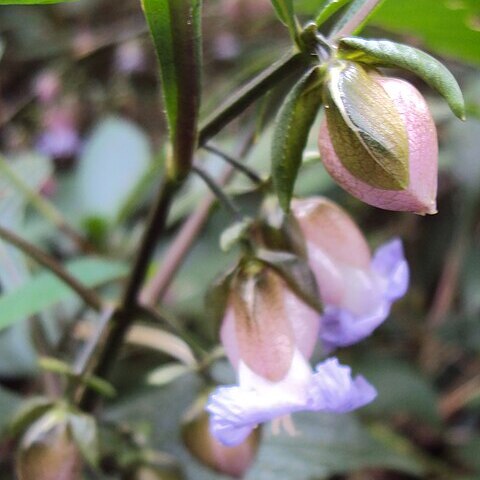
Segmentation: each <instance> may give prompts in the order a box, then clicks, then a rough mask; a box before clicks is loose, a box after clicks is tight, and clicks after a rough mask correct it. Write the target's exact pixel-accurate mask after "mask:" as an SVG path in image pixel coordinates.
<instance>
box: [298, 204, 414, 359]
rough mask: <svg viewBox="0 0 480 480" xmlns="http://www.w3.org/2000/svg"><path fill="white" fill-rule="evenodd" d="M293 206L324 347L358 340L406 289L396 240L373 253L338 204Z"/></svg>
mask: <svg viewBox="0 0 480 480" xmlns="http://www.w3.org/2000/svg"><path fill="white" fill-rule="evenodd" d="M292 209H293V213H294V215H295V217H296V219H297V220H298V222H299V225H300V228H301V230H302V231H303V234H304V236H305V240H306V244H307V251H308V258H309V264H310V267H311V269H312V271H313V273H314V275H315V278H316V280H317V284H318V286H319V289H320V296H321V299H322V303H323V305H324V313H323V315H322V318H321V326H320V338H321V339H322V341H323V345H324V348H325V350H326V351H331V350H333V349H335V348H336V347H340V346H346V345H351V344H353V343H356V342H358V341H360V340H362V339H363V338H365V337H367V336H368V335H370V334H371V333H372V332H373V330H374V329H375V328H377V327H378V326H379V325H380V324H381V323H382V322H383V321H384V320H385V319H386V318H387V317H388V315H389V313H390V308H391V305H392V303H393V302H394V301H395V300H397V299H398V298H400V297H402V296H403V295H404V294H405V292H406V290H407V287H408V280H409V269H408V264H407V262H406V260H405V258H404V254H403V247H402V243H401V241H400V240H399V239H394V240H392V241H390V242H388V243H386V244H384V245H383V246H381V247H380V248H378V249H377V251H376V252H375V254H374V255H373V257H372V256H371V254H370V249H369V247H368V244H367V242H366V240H365V238H364V236H363V235H362V233H361V231H360V230H359V228H358V227H357V226H356V224H355V223H354V222H353V220H352V219H351V218H350V216H349V215H348V214H347V213H346V212H344V211H343V210H342V209H341V208H340V207H339V206H338V205H336V204H334V203H333V202H331V201H329V200H327V199H326V198H322V197H313V198H309V199H306V200H295V201H294V202H293V204H292Z"/></svg>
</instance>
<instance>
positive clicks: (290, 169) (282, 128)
mask: <svg viewBox="0 0 480 480" xmlns="http://www.w3.org/2000/svg"><path fill="white" fill-rule="evenodd" d="M323 77H324V74H323V71H322V70H321V69H320V68H314V69H313V70H311V71H310V72H308V73H307V74H306V75H304V76H303V78H301V79H300V81H299V82H298V83H297V84H296V85H295V87H294V88H293V90H292V91H291V92H290V93H289V95H288V96H287V98H286V100H285V103H284V104H283V106H282V108H281V110H280V112H279V113H278V116H277V120H276V125H275V132H274V136H273V142H272V154H271V155H272V178H273V185H274V187H275V191H276V193H277V196H278V199H279V202H280V206H281V207H282V208H283V209H284V210H285V211H288V210H289V208H290V200H291V198H292V195H293V190H294V186H295V180H296V178H297V175H298V171H299V169H300V165H301V163H302V154H303V150H304V149H305V145H306V143H307V140H308V133H309V131H310V127H311V126H312V124H313V122H314V120H315V117H316V116H317V112H318V109H319V108H320V105H321V103H322V88H321V84H322V81H323Z"/></svg>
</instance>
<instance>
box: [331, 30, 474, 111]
mask: <svg viewBox="0 0 480 480" xmlns="http://www.w3.org/2000/svg"><path fill="white" fill-rule="evenodd" d="M338 54H339V56H340V57H342V58H345V59H348V60H354V61H356V62H362V63H367V64H369V65H379V66H383V67H399V68H404V69H405V70H408V71H410V72H412V73H415V74H416V75H418V76H419V77H420V78H421V79H422V80H424V81H425V82H426V83H427V84H428V85H430V86H431V87H432V88H434V89H435V90H437V92H438V93H440V95H442V96H443V97H444V98H445V100H446V101H447V103H448V105H449V106H450V108H451V109H452V112H453V113H454V114H455V115H456V116H457V117H458V118H460V119H462V120H465V101H464V99H463V95H462V91H461V90H460V87H459V85H458V83H457V81H456V80H455V77H454V76H453V75H452V74H451V73H450V71H449V70H448V69H447V68H446V67H445V66H444V65H443V64H442V63H440V62H439V61H438V60H436V59H435V58H433V57H432V56H430V55H428V54H427V53H425V52H422V51H421V50H418V49H417V48H413V47H409V46H407V45H402V44H400V43H395V42H391V41H389V40H366V39H363V38H356V37H349V38H342V39H341V40H340V42H339V49H338Z"/></svg>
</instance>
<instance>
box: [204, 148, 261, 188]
mask: <svg viewBox="0 0 480 480" xmlns="http://www.w3.org/2000/svg"><path fill="white" fill-rule="evenodd" d="M203 149H204V150H207V151H208V152H211V153H213V154H215V155H217V156H218V157H220V158H222V159H223V160H225V161H226V162H227V163H229V164H230V165H232V166H233V167H235V169H236V170H238V171H239V172H241V173H243V174H244V175H246V176H247V177H248V178H249V179H250V180H251V181H252V182H253V183H255V184H256V185H262V184H263V180H262V178H261V177H260V175H258V174H257V172H255V171H254V170H252V169H251V168H250V167H248V166H247V165H245V164H244V163H242V162H240V161H239V160H237V159H236V158H233V156H231V155H229V154H228V153H226V152H224V151H223V150H221V149H220V148H218V147H217V146H215V145H212V144H211V143H207V144H206V145H204V146H203Z"/></svg>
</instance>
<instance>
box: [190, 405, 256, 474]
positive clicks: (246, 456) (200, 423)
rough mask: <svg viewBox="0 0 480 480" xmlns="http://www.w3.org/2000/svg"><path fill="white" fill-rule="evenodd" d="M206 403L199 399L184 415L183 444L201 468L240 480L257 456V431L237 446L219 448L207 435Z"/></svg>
mask: <svg viewBox="0 0 480 480" xmlns="http://www.w3.org/2000/svg"><path fill="white" fill-rule="evenodd" d="M205 400H206V399H205V398H203V399H199V401H198V402H196V404H195V405H194V406H193V407H192V409H191V410H190V411H189V412H188V413H187V415H186V416H185V419H184V425H183V429H182V438H183V442H184V444H185V446H186V447H187V449H188V450H189V452H190V453H191V454H192V455H193V456H194V457H195V458H196V459H197V460H199V461H200V462H201V463H203V464H204V465H206V466H208V467H210V468H212V469H213V470H215V471H216V472H219V473H224V474H227V475H230V476H232V477H235V478H243V476H244V475H245V473H246V471H247V470H248V469H249V468H250V466H251V464H252V463H253V461H254V459H255V456H256V454H257V451H258V447H259V444H260V436H261V433H260V429H256V430H254V431H253V432H252V433H251V434H250V435H249V436H248V437H247V438H246V439H245V440H244V441H243V442H242V443H240V444H239V445H236V446H234V447H227V446H225V445H222V444H221V443H220V442H219V441H218V440H217V439H216V438H214V437H213V435H212V434H211V432H210V428H209V419H208V414H207V413H206V412H205V411H204V407H205Z"/></svg>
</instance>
